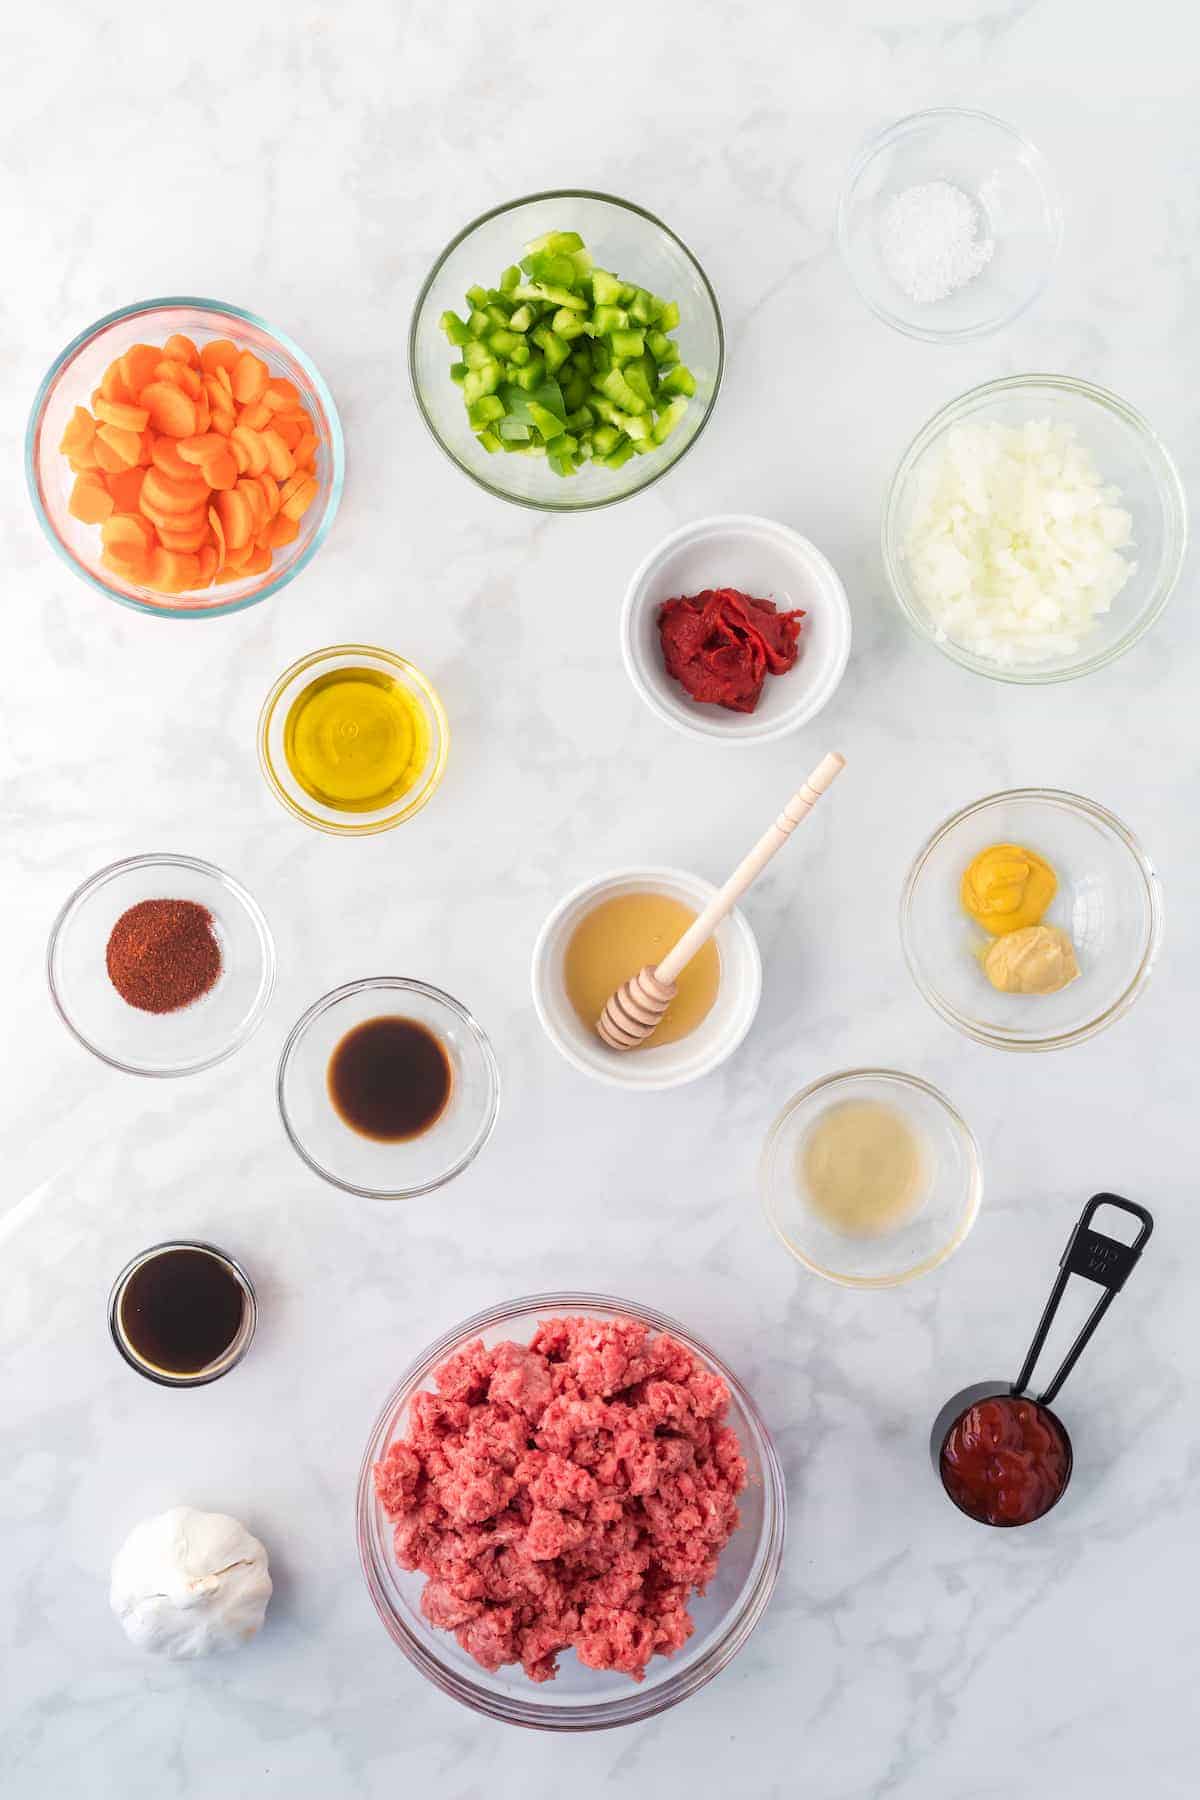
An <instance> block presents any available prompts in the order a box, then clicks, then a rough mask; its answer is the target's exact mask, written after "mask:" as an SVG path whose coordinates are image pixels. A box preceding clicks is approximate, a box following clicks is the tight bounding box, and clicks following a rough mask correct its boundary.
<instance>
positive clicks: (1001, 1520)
mask: <svg viewBox="0 0 1200 1800" xmlns="http://www.w3.org/2000/svg"><path fill="white" fill-rule="evenodd" d="M1101 1206H1115V1207H1116V1208H1117V1209H1118V1210H1119V1211H1120V1212H1125V1213H1128V1214H1129V1215H1130V1216H1131V1217H1132V1218H1135V1219H1137V1221H1138V1234H1137V1236H1136V1237H1135V1238H1134V1240H1133V1242H1132V1244H1123V1243H1121V1241H1120V1239H1119V1238H1111V1237H1105V1235H1104V1233H1103V1232H1101V1231H1096V1230H1095V1229H1094V1228H1093V1226H1092V1218H1093V1216H1094V1215H1095V1213H1096V1211H1097V1210H1098V1209H1099V1208H1100V1207H1101ZM1153 1230H1154V1220H1153V1219H1152V1218H1151V1217H1150V1214H1149V1213H1148V1212H1147V1211H1146V1209H1145V1207H1144V1206H1138V1205H1137V1203H1136V1202H1135V1201H1133V1200H1125V1199H1123V1198H1122V1196H1121V1195H1120V1194H1093V1195H1092V1198H1091V1199H1090V1200H1089V1201H1088V1203H1087V1205H1086V1206H1085V1207H1084V1209H1083V1211H1082V1212H1081V1213H1080V1215H1079V1219H1078V1221H1077V1223H1076V1225H1075V1229H1074V1230H1073V1231H1072V1233H1071V1236H1070V1238H1069V1240H1068V1242H1067V1247H1066V1249H1065V1250H1064V1251H1063V1253H1062V1256H1061V1258H1060V1259H1059V1264H1058V1276H1057V1279H1056V1280H1055V1283H1054V1286H1053V1288H1052V1289H1051V1291H1050V1298H1049V1300H1047V1302H1046V1309H1045V1311H1044V1312H1043V1314H1042V1316H1041V1319H1040V1320H1039V1321H1038V1328H1037V1330H1036V1331H1035V1332H1034V1334H1033V1342H1032V1343H1031V1344H1030V1346H1029V1350H1028V1352H1027V1354H1026V1357H1025V1361H1024V1363H1023V1364H1022V1365H1021V1373H1020V1374H1019V1375H1018V1376H1017V1379H1016V1380H1015V1381H1013V1382H1008V1381H977V1382H976V1383H975V1384H974V1386H973V1387H967V1388H963V1389H961V1391H960V1392H959V1393H957V1394H955V1395H954V1397H953V1398H952V1399H950V1400H947V1402H946V1404H945V1406H943V1408H942V1410H941V1412H939V1414H938V1416H937V1418H936V1419H935V1420H934V1424H933V1431H932V1433H931V1435H930V1440H929V1450H930V1455H931V1456H932V1458H933V1466H934V1469H935V1470H936V1472H937V1475H938V1478H939V1480H940V1481H941V1484H942V1486H943V1488H944V1489H945V1490H946V1493H947V1494H948V1495H949V1496H950V1498H951V1500H953V1502H954V1504H955V1506H957V1507H958V1509H959V1511H960V1512H964V1513H966V1515H967V1517H968V1518H971V1519H977V1520H978V1521H979V1523H980V1524H981V1525H999V1526H1013V1525H1030V1524H1032V1523H1033V1521H1034V1519H1040V1518H1041V1517H1042V1516H1043V1515H1044V1514H1045V1513H1048V1512H1049V1511H1050V1509H1051V1507H1053V1506H1057V1505H1058V1502H1059V1501H1060V1500H1061V1499H1062V1497H1063V1495H1064V1494H1065V1493H1066V1491H1067V1483H1068V1482H1069V1481H1070V1479H1071V1469H1072V1466H1073V1460H1074V1459H1073V1455H1072V1451H1071V1439H1070V1437H1069V1436H1068V1434H1067V1429H1066V1427H1065V1425H1064V1424H1063V1422H1062V1420H1061V1419H1060V1418H1059V1417H1058V1415H1057V1414H1056V1413H1053V1412H1051V1410H1050V1403H1051V1401H1052V1400H1053V1399H1054V1397H1055V1395H1056V1394H1057V1393H1058V1391H1059V1389H1060V1388H1061V1387H1062V1385H1063V1382H1064V1381H1065V1380H1066V1379H1067V1376H1068V1375H1069V1374H1070V1373H1071V1370H1072V1369H1073V1368H1074V1367H1075V1364H1076V1363H1077V1362H1078V1361H1079V1358H1080V1356H1081V1354H1082V1353H1083V1349H1084V1346H1085V1345H1086V1344H1087V1342H1088V1339H1089V1338H1090V1337H1091V1335H1092V1333H1093V1332H1094V1331H1095V1329H1096V1327H1097V1325H1099V1323H1100V1321H1101V1319H1102V1318H1103V1317H1104V1315H1105V1313H1106V1312H1107V1311H1108V1309H1109V1307H1110V1306H1111V1305H1112V1303H1113V1301H1114V1299H1115V1298H1116V1296H1117V1295H1118V1294H1119V1293H1120V1291H1121V1289H1122V1287H1123V1286H1124V1285H1125V1282H1126V1280H1127V1278H1128V1276H1129V1274H1130V1272H1131V1271H1132V1269H1133V1267H1134V1265H1135V1264H1136V1262H1137V1260H1138V1258H1139V1256H1140V1255H1141V1254H1142V1251H1143V1250H1144V1249H1145V1247H1146V1241H1147V1239H1148V1238H1149V1236H1150V1233H1151V1232H1152V1231H1153ZM1072 1275H1082V1276H1083V1277H1084V1278H1085V1279H1086V1280H1088V1281H1094V1282H1095V1283H1096V1284H1097V1285H1098V1286H1100V1287H1102V1288H1103V1289H1104V1292H1103V1294H1102V1295H1101V1296H1100V1298H1099V1300H1097V1302H1096V1304H1095V1306H1094V1307H1093V1308H1092V1310H1091V1312H1090V1314H1089V1315H1088V1317H1087V1319H1086V1320H1085V1321H1084V1324H1083V1326H1082V1328H1081V1330H1080V1332H1079V1335H1078V1337H1077V1338H1076V1339H1075V1342H1074V1343H1073V1344H1072V1345H1071V1348H1070V1349H1069V1350H1068V1351H1067V1354H1066V1356H1065V1357H1064V1358H1063V1360H1062V1362H1061V1364H1060V1365H1059V1369H1058V1373H1057V1374H1056V1375H1055V1377H1054V1379H1053V1381H1051V1382H1050V1384H1049V1386H1048V1387H1046V1388H1044V1389H1043V1390H1042V1392H1041V1393H1040V1394H1039V1395H1038V1396H1037V1398H1036V1399H1034V1398H1032V1396H1030V1395H1029V1394H1028V1393H1027V1392H1026V1390H1027V1388H1028V1387H1029V1384H1030V1381H1031V1380H1032V1378H1033V1371H1034V1366H1035V1364H1036V1363H1037V1359H1038V1357H1039V1356H1040V1355H1041V1352H1042V1346H1043V1345H1044V1344H1045V1342H1046V1336H1047V1333H1048V1332H1049V1330H1050V1326H1051V1323H1052V1322H1053V1319H1054V1315H1055V1313H1056V1312H1057V1311H1058V1305H1059V1302H1060V1300H1061V1299H1062V1297H1063V1294H1064V1293H1065V1292H1066V1287H1067V1283H1068V1281H1069V1280H1070V1278H1071V1276H1072Z"/></svg>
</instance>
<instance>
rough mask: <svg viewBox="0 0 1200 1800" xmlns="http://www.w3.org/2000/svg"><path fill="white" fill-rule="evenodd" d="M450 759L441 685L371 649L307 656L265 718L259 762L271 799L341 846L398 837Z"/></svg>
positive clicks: (276, 691) (288, 675)
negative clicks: (396, 828) (340, 840)
mask: <svg viewBox="0 0 1200 1800" xmlns="http://www.w3.org/2000/svg"><path fill="white" fill-rule="evenodd" d="M449 750H450V727H449V724H448V722H447V719H446V714H445V709H444V708H443V706H442V703H441V701H440V699H439V698H438V696H437V693H436V692H435V690H434V688H433V686H432V684H431V683H430V682H429V681H428V680H427V679H426V677H425V676H424V675H422V673H421V671H420V670H419V669H417V668H415V667H414V666H413V664H412V663H410V662H407V661H406V660H405V658H404V657H402V656H396V655H395V654H393V652H392V651H390V650H379V649H375V648H373V647H372V646H371V645H369V644H334V645H332V646H330V647H329V648H328V649H324V650H314V651H313V652H312V653H311V654H310V655H308V656H302V657H301V658H300V660H299V661H298V662H294V663H293V664H292V665H291V667H290V668H288V669H285V670H284V672H283V674H282V675H281V676H280V677H279V679H278V681H277V682H276V683H275V685H274V687H273V688H272V689H271V691H270V693H269V694H268V695H267V698H266V700H265V701H264V703H263V709H262V712H261V714H260V715H259V721H258V760H259V764H260V766H261V768H262V772H263V774H264V776H265V777H266V780H267V785H268V786H269V787H270V789H271V791H272V792H273V793H274V794H275V796H276V798H277V799H279V800H280V801H281V802H282V803H283V805H284V806H286V807H287V809H288V811H289V812H291V813H294V814H295V816H296V817H297V818H298V819H303V821H304V823H305V824H306V825H311V826H313V827H314V828H315V829H316V830H317V831H328V832H332V833H334V834H335V835H338V836H342V837H365V836H368V835H369V834H370V833H372V832H376V831H390V830H391V828H392V826H393V825H400V824H402V823H403V822H404V820H405V819H411V818H412V817H413V815H414V813H418V812H420V810H421V808H422V807H423V806H425V805H426V804H427V802H428V801H429V800H430V799H431V798H432V797H433V793H434V790H435V789H436V787H437V785H438V783H439V782H440V781H441V779H442V774H443V772H444V770H445V767H446V758H447V756H448V754H449Z"/></svg>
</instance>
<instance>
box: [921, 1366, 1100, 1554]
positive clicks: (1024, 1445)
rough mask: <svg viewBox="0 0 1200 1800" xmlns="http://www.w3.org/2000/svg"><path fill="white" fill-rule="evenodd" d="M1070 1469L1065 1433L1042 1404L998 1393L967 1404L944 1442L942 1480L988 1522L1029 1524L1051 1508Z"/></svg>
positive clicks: (955, 1498) (969, 1510)
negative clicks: (974, 1403)
mask: <svg viewBox="0 0 1200 1800" xmlns="http://www.w3.org/2000/svg"><path fill="white" fill-rule="evenodd" d="M1070 1474H1071V1447H1070V1444H1069V1443H1068V1442H1067V1437H1066V1433H1065V1432H1064V1431H1063V1428H1062V1426H1061V1425H1060V1424H1059V1422H1058V1420H1057V1419H1056V1418H1055V1417H1054V1414H1053V1413H1052V1412H1048V1411H1047V1410H1046V1408H1045V1407H1044V1406H1039V1405H1038V1403H1037V1401H1036V1400H1029V1399H1026V1398H1024V1397H1023V1396H1021V1395H1019V1394H995V1395H993V1396H992V1398H991V1399H988V1400H980V1401H979V1402H977V1404H976V1405H974V1406H969V1407H968V1408H967V1410H966V1412H965V1413H963V1414H961V1416H960V1417H959V1418H958V1419H957V1420H956V1421H955V1423H954V1424H953V1425H952V1426H951V1428H950V1430H949V1432H948V1433H947V1435H946V1441H945V1443H944V1444H943V1445H942V1456H941V1475H942V1483H943V1485H944V1487H945V1489H946V1492H947V1493H948V1494H949V1496H950V1498H951V1499H952V1500H953V1501H954V1503H955V1505H956V1506H959V1507H961V1508H962V1510H963V1512H965V1513H969V1514H970V1516H971V1518H973V1519H979V1520H980V1521H981V1522H982V1523H983V1524H985V1525H1029V1524H1031V1523H1032V1521H1033V1520H1034V1519H1040V1518H1041V1516H1042V1514H1043V1513H1045V1512H1049V1511H1050V1508H1051V1507H1052V1506H1053V1505H1054V1503H1055V1501H1056V1500H1058V1499H1059V1498H1060V1497H1061V1495H1062V1492H1063V1489H1064V1488H1065V1487H1066V1485H1067V1481H1068V1480H1069V1478H1070Z"/></svg>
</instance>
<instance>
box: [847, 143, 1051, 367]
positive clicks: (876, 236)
mask: <svg viewBox="0 0 1200 1800" xmlns="http://www.w3.org/2000/svg"><path fill="white" fill-rule="evenodd" d="M1061 238H1062V210H1061V208H1060V206H1059V202H1058V197H1057V194H1056V192H1055V188H1054V182H1053V179H1052V177H1051V174H1050V170H1049V168H1048V167H1047V164H1046V162H1045V160H1044V158H1043V157H1042V155H1041V153H1040V152H1039V151H1038V150H1036V149H1035V148H1034V146H1033V145H1032V144H1031V143H1030V142H1029V141H1028V139H1026V138H1023V137H1022V136H1021V134H1020V133H1019V132H1017V131H1014V130H1013V128H1012V126H1011V125H1005V124H1004V123H1003V122H1002V121H1001V120H999V119H993V118H992V117H991V116H990V115H989V114H988V113H982V112H968V111H965V110H962V109H960V108H957V107H939V108H936V109H935V110H934V111H931V112H922V113H914V114H912V116H911V117H910V118H907V119H901V120H899V121H898V123H897V124H895V125H891V126H889V127H888V129H887V130H886V131H883V132H880V133H879V135H878V136H877V137H874V138H872V139H871V140H870V141H869V142H868V143H867V144H866V145H865V146H864V148H863V150H862V152H861V154H860V155H859V157H858V160H857V161H856V162H855V164H854V167H853V168H852V169H851V171H850V176H849V179H848V181H847V183H846V187H845V190H844V192H843V194H842V198H841V203H840V205H839V208H838V242H839V244H840V246H841V251H842V256H843V258H844V260H845V263H846V267H847V269H848V270H849V272H850V279H851V280H852V281H853V283H854V285H855V287H856V288H857V289H858V291H859V293H860V294H861V296H862V298H863V299H864V300H865V301H866V303H867V305H868V306H869V307H870V308H871V311H872V312H873V313H875V314H876V315H877V316H878V317H879V318H881V319H883V320H884V321H885V322H886V323H887V324H888V325H894V326H895V328H896V330H897V331H903V332H904V333H906V335H907V336H909V337H916V338H925V339H927V340H928V341H929V342H930V343H936V344H953V343H963V342H966V341H967V340H968V339H970V338H977V337H984V336H986V335H987V334H988V333H989V332H992V331H998V330H999V329H1000V328H1001V326H1003V325H1008V324H1010V323H1011V321H1012V320H1013V319H1015V318H1017V317H1018V315H1019V314H1020V313H1023V312H1024V311H1025V309H1026V307H1028V306H1031V305H1032V304H1033V302H1034V301H1035V300H1036V299H1037V297H1038V295H1039V294H1040V293H1041V291H1042V289H1043V288H1044V287H1045V285H1046V282H1047V280H1048V279H1049V276H1050V270H1051V268H1052V267H1053V265H1054V259H1055V257H1056V256H1057V254H1058V246H1059V243H1060V241H1061Z"/></svg>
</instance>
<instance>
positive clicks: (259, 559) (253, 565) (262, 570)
mask: <svg viewBox="0 0 1200 1800" xmlns="http://www.w3.org/2000/svg"><path fill="white" fill-rule="evenodd" d="M270 566H271V552H270V551H269V550H268V549H266V547H265V546H264V545H262V544H255V546H254V550H253V553H252V555H251V556H250V557H249V558H248V560H247V561H246V562H244V563H243V564H242V574H243V575H265V574H266V572H267V570H268V569H269V568H270Z"/></svg>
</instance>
